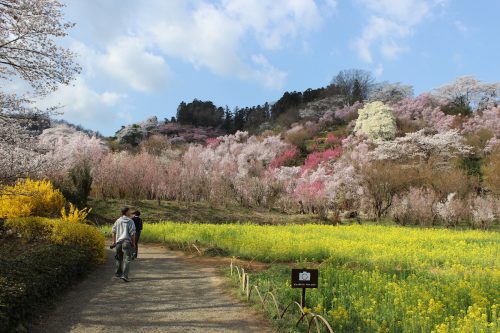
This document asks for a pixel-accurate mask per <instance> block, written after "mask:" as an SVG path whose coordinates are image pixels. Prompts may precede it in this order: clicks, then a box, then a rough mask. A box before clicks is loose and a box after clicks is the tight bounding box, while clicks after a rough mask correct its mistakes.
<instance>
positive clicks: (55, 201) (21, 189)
mask: <svg viewBox="0 0 500 333" xmlns="http://www.w3.org/2000/svg"><path fill="white" fill-rule="evenodd" d="M2 193H3V194H2V195H1V196H0V217H4V218H12V217H26V216H55V215H57V214H59V212H60V211H61V208H62V207H63V206H64V202H65V200H64V197H63V195H62V194H61V192H60V191H59V190H57V189H55V188H54V186H53V185H52V183H51V182H50V181H48V180H31V179H25V180H19V181H18V182H17V183H16V184H15V185H14V186H7V187H5V188H4V189H3V190H2Z"/></svg>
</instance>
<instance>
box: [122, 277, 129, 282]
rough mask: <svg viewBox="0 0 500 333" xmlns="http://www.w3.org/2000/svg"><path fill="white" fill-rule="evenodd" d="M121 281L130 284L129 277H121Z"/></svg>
mask: <svg viewBox="0 0 500 333" xmlns="http://www.w3.org/2000/svg"><path fill="white" fill-rule="evenodd" d="M120 279H122V280H123V281H124V282H129V281H130V280H129V279H128V277H125V276H121V277H120Z"/></svg>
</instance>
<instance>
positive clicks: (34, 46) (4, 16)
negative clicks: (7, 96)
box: [0, 0, 80, 94]
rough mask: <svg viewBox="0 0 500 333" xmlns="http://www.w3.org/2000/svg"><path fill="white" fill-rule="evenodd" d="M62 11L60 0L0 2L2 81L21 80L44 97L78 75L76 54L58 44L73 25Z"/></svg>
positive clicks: (0, 64) (3, 0) (0, 62)
mask: <svg viewBox="0 0 500 333" xmlns="http://www.w3.org/2000/svg"><path fill="white" fill-rule="evenodd" d="M62 7H63V5H62V4H61V2H60V1H58V0H2V1H0V78H2V79H9V78H12V77H15V76H18V77H20V78H21V79H23V80H24V81H26V82H28V83H29V84H30V85H31V86H32V87H33V88H34V89H35V90H36V92H37V93H42V94H44V93H48V92H50V91H53V90H55V89H56V88H57V87H58V85H59V84H68V83H69V82H70V81H71V80H72V79H73V78H74V76H75V75H76V74H77V73H79V71H80V68H79V66H77V65H76V64H75V63H74V54H73V53H72V52H71V51H69V50H68V49H66V48H64V47H61V46H59V45H58V44H57V42H56V40H57V39H60V38H62V37H65V36H66V34H67V32H66V31H67V30H68V29H69V28H71V27H72V26H73V25H74V24H72V23H69V22H65V21H64V17H63V12H62Z"/></svg>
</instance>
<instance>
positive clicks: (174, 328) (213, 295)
mask: <svg viewBox="0 0 500 333" xmlns="http://www.w3.org/2000/svg"><path fill="white" fill-rule="evenodd" d="M140 250H141V251H140V256H139V259H137V260H136V261H133V262H132V264H131V269H130V278H131V282H129V283H125V282H123V281H121V280H119V279H116V278H114V276H113V254H112V252H111V251H109V256H108V261H107V263H106V264H105V265H102V266H101V267H100V268H98V269H97V270H96V271H94V272H93V273H92V274H91V275H90V276H88V277H87V278H86V279H85V280H84V281H82V282H81V283H80V284H78V285H77V286H75V287H74V288H73V289H72V290H70V291H69V292H68V293H67V294H66V295H65V296H63V297H62V299H60V300H59V301H58V302H57V306H56V307H55V308H54V309H53V310H52V311H50V312H48V313H46V314H45V315H43V316H42V317H41V319H40V320H39V322H38V323H37V324H34V325H35V326H36V327H30V328H29V331H30V332H40V333H41V332H43V333H45V332H50V333H59V332H60V333H62V332H64V333H66V332H72V333H76V332H78V333H96V332H110V333H113V332H120V333H123V332H207V333H212V332H245V333H246V332H249V333H250V332H259V333H266V332H272V330H271V329H270V328H269V325H268V324H267V323H266V322H265V320H263V319H262V317H261V316H259V315H258V314H256V313H255V312H254V311H252V310H251V309H250V308H248V306H247V305H245V304H244V303H242V302H240V301H238V300H235V299H234V298H233V297H231V296H230V295H229V294H228V293H227V290H228V288H223V285H224V281H223V279H222V278H220V277H219V276H218V275H217V273H216V270H215V269H214V268H212V267H209V266H207V265H204V264H200V263H199V262H190V261H189V259H186V258H185V257H184V256H183V255H182V254H180V253H177V252H172V251H167V250H166V249H165V248H163V247H160V246H146V245H141V248H140Z"/></svg>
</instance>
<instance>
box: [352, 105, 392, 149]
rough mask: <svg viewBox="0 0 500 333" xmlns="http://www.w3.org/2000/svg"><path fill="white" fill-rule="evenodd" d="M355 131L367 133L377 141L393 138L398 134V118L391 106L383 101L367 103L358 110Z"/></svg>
mask: <svg viewBox="0 0 500 333" xmlns="http://www.w3.org/2000/svg"><path fill="white" fill-rule="evenodd" d="M358 114H359V115H358V119H357V120H356V126H355V127H354V132H355V133H356V134H365V135H367V136H368V137H370V138H371V139H372V140H373V141H375V142H381V141H383V140H392V139H394V137H395V136H396V130H397V127H396V118H395V117H394V114H393V110H392V108H391V107H389V106H387V105H385V104H384V103H382V102H372V103H368V104H366V105H365V106H364V107H363V108H362V109H359V110H358Z"/></svg>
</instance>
